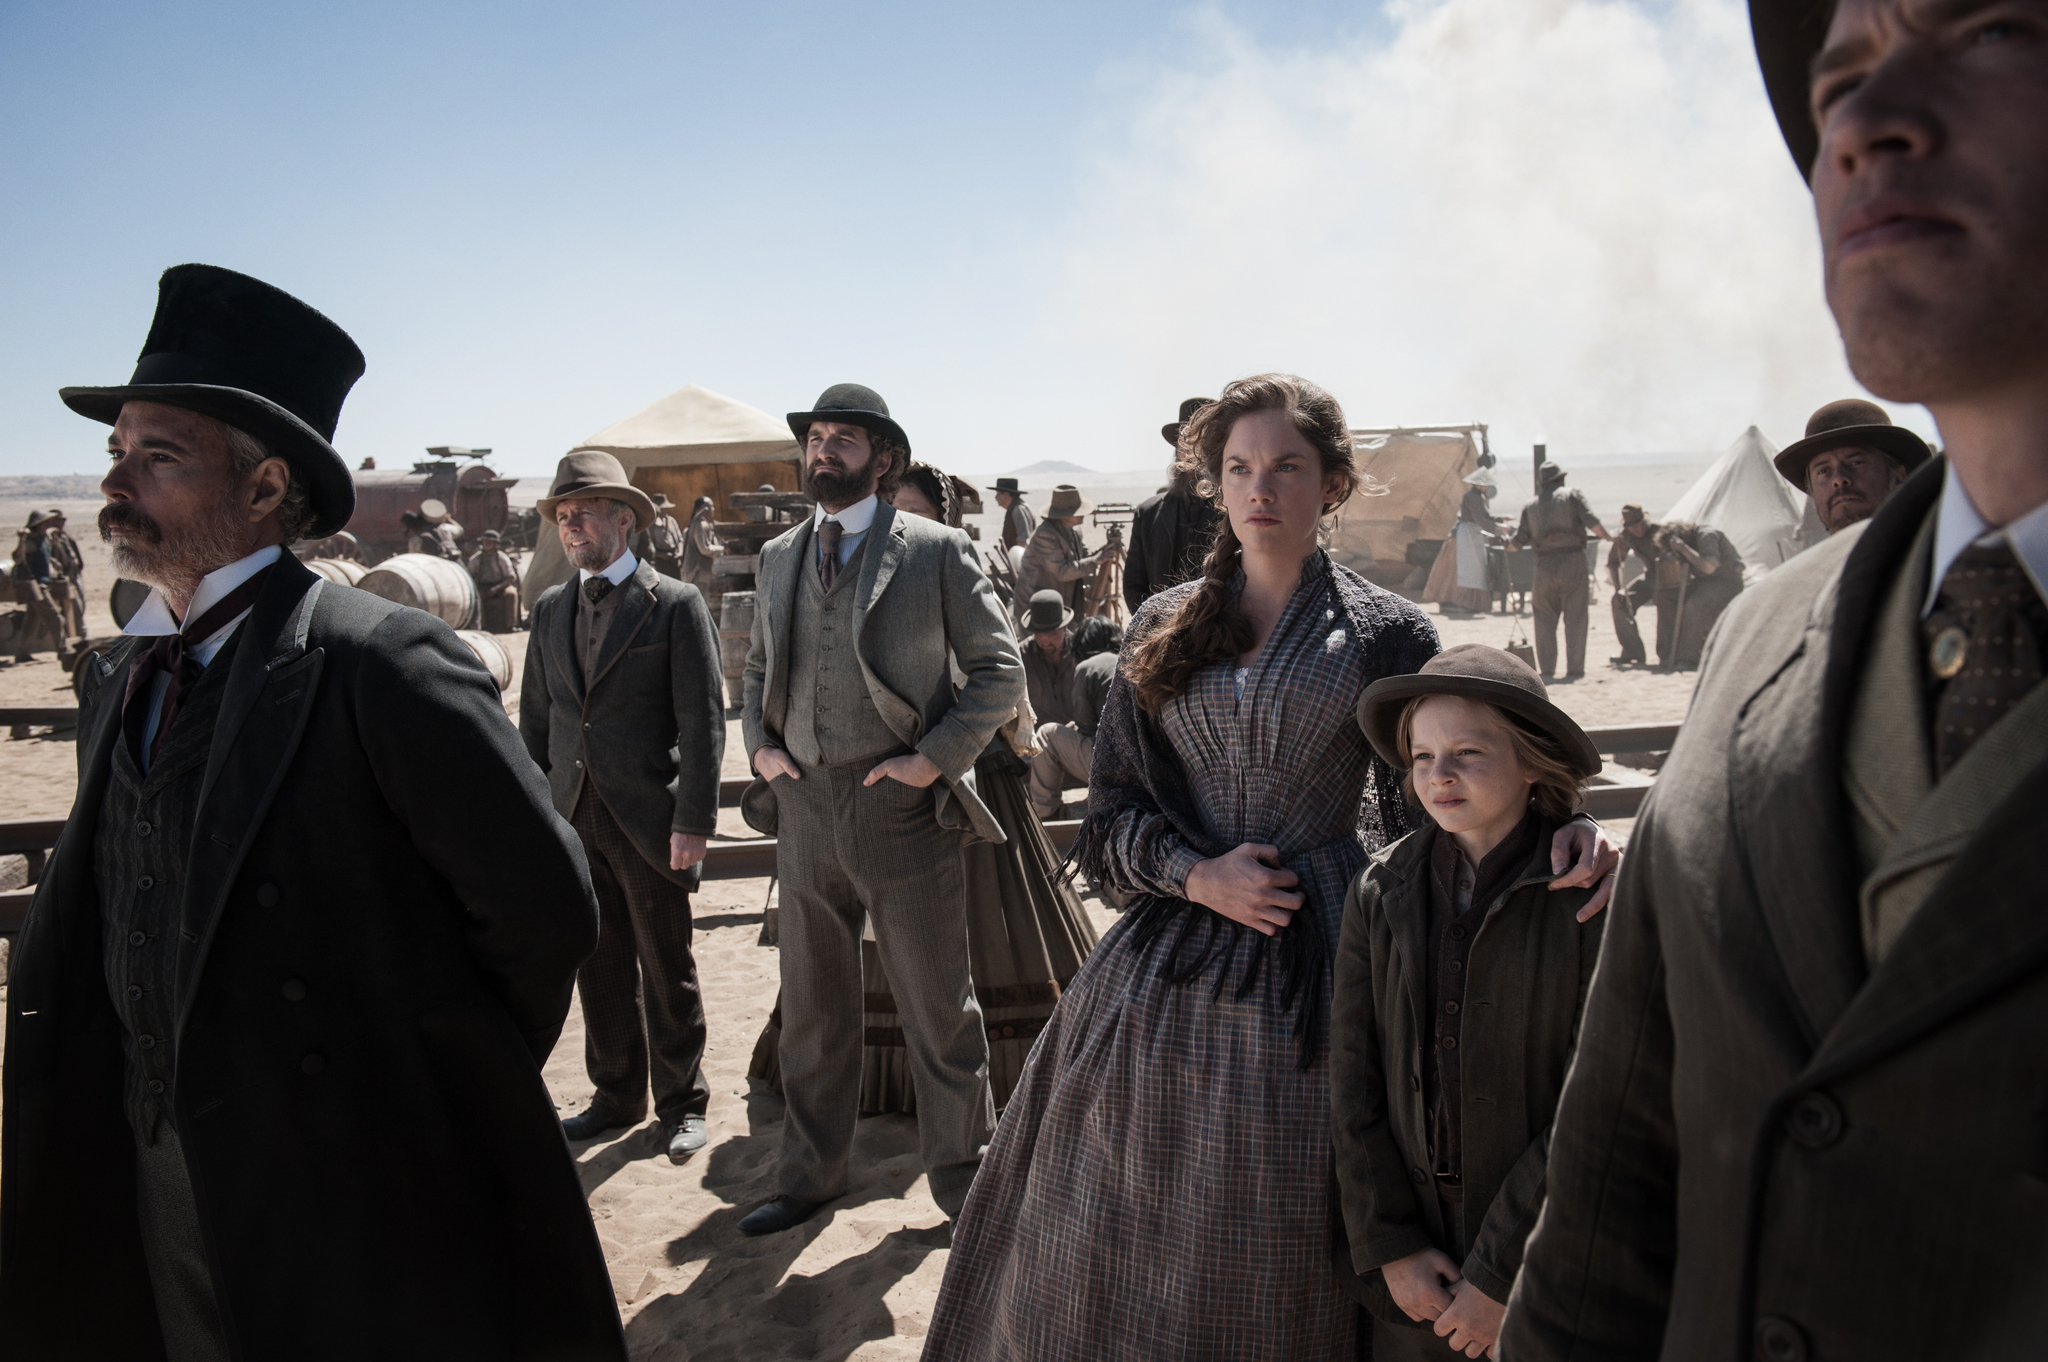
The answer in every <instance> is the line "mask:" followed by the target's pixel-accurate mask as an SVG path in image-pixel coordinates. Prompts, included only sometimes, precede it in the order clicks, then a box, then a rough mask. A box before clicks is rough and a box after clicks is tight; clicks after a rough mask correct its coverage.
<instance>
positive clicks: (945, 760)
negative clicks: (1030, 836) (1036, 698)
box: [740, 503, 1024, 842]
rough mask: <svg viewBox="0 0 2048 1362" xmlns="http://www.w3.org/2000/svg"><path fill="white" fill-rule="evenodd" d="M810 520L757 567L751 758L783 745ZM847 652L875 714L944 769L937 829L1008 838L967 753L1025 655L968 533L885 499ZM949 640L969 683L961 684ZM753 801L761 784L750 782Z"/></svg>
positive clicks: (748, 705) (1019, 687)
mask: <svg viewBox="0 0 2048 1362" xmlns="http://www.w3.org/2000/svg"><path fill="white" fill-rule="evenodd" d="M813 555H814V550H813V548H812V546H811V522H810V521H808V520H806V521H805V522H804V523H803V524H801V525H798V526H797V527H796V528H795V529H792V530H790V531H788V532H787V533H786V534H783V535H780V536H778V537H777V538H775V539H772V540H770V541H769V542H768V543H767V544H765V545H763V546H762V549H761V562H760V567H759V568H758V570H757V572H756V576H755V581H756V583H757V586H756V588H755V591H756V594H755V598H754V641H753V646H752V648H751V649H750V650H749V651H748V653H747V669H746V680H745V691H744V696H745V698H744V701H743V707H742V709H741V712H740V713H741V718H740V725H741V732H742V734H743V735H744V739H745V742H746V744H747V754H748V757H749V758H750V759H751V758H752V756H753V754H754V753H755V752H758V751H759V750H760V749H761V747H762V745H763V744H765V743H772V744H774V745H775V746H778V747H780V746H781V745H782V724H783V718H784V716H785V715H786V713H787V712H788V708H789V630H790V620H791V617H792V615H793V614H794V611H795V607H796V592H797V586H798V583H799V581H800V579H799V577H798V576H797V574H798V573H799V572H801V571H803V570H804V569H805V568H806V567H807V566H808V565H809V563H810V561H811V559H812V557H813ZM855 591H856V593H857V594H856V595H855V598H854V619H855V622H854V655H855V656H856V657H857V658H859V660H860V669H861V675H862V677H863V678H864V679H865V680H866V682H867V688H868V697H869V698H870V699H871V700H873V701H874V705H875V712H876V713H877V714H879V715H880V716H881V718H882V722H883V723H885V724H887V725H888V726H889V727H890V729H892V730H893V731H894V732H895V734H896V736H898V737H899V738H901V739H902V740H903V742H904V745H905V746H908V747H913V748H915V749H917V750H918V751H919V752H921V753H923V754H924V755H925V756H926V757H927V758H929V759H930V760H931V763H932V764H933V765H934V766H936V767H938V768H939V770H940V771H941V772H943V773H944V778H943V779H941V780H939V781H936V782H934V783H933V786H932V789H933V791H934V796H935V799H936V803H937V807H936V809H935V812H936V814H937V817H938V820H939V825H940V826H941V827H948V828H955V829H958V830H959V831H961V832H964V833H969V834H971V835H972V836H974V837H977V838H979V839H981V840H984V841H989V842H1000V841H1003V840H1005V839H1004V836H1003V831H1002V829H1001V828H1000V827H998V826H997V824H996V820H995V818H994V816H993V815H991V814H990V813H989V811H988V808H987V806H986V805H984V804H983V803H982V801H981V797H980V795H979V794H977V793H976V791H975V788H974V761H975V758H977V757H979V756H980V755H981V753H982V749H983V748H985V747H987V746H988V742H989V739H990V738H991V737H993V736H994V735H995V731H996V729H997V728H999V727H1000V726H1001V725H1002V724H1003V723H1004V722H1005V721H1007V720H1008V719H1009V717H1010V715H1011V714H1012V713H1013V712H1015V710H1016V708H1017V704H1018V702H1019V701H1021V700H1022V699H1023V698H1024V660H1023V658H1022V657H1021V656H1019V655H1018V652H1017V644H1016V640H1015V639H1014V638H1012V637H1011V634H1010V626H1009V623H1008V621H1007V620H1006V619H1005V618H1004V617H1003V608H1002V606H1001V604H1000V603H998V602H997V600H996V595H995V591H994V589H993V588H992V587H990V586H989V582H988V578H987V577H986V576H985V575H983V573H982V570H981V567H980V565H979V564H978V563H977V562H976V561H975V557H974V544H973V541H971V540H969V539H968V537H967V535H966V533H965V532H964V531H961V530H955V529H950V528H948V527H946V526H944V525H940V524H937V523H935V522H933V521H929V520H925V519H923V518H922V517H919V516H909V515H898V514H896V511H895V508H894V507H891V506H889V505H888V504H886V503H884V504H883V505H882V506H881V507H880V509H878V510H877V511H876V513H875V520H874V524H873V525H872V526H871V527H869V529H868V537H867V541H866V547H865V549H864V550H863V551H862V553H861V559H860V579H859V581H858V582H856V583H855ZM949 650H950V652H951V655H952V657H953V658H954V659H956V660H957V661H958V662H959V665H960V670H961V673H962V674H963V675H964V676H965V677H966V678H967V680H966V683H965V684H964V685H962V686H960V687H958V688H957V689H956V688H955V686H954V684H953V670H952V667H951V665H950V664H949V663H948V660H947V655H948V651H949ZM755 784H756V788H755V790H753V791H752V792H750V800H751V801H758V800H759V798H760V796H761V793H762V790H763V789H764V788H765V787H764V786H762V784H761V782H758V781H757V782H756V783H755Z"/></svg>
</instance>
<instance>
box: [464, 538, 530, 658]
mask: <svg viewBox="0 0 2048 1362" xmlns="http://www.w3.org/2000/svg"><path fill="white" fill-rule="evenodd" d="M468 568H469V579H470V580H471V581H472V582H475V583H476V595H477V600H478V602H479V603H480V605H481V606H482V611H481V613H482V615H483V628H484V630H485V631H486V632H488V633H493V634H509V633H511V632H512V631H513V630H515V629H517V628H518V627H519V571H518V569H517V568H515V567H513V566H512V559H511V556H510V555H508V554H507V553H506V552H505V549H504V536H503V535H500V534H499V533H498V532H497V531H496V530H485V531H484V532H483V534H482V535H480V536H479V537H478V540H477V549H476V553H475V554H473V555H472V556H471V557H470V560H469V563H468Z"/></svg>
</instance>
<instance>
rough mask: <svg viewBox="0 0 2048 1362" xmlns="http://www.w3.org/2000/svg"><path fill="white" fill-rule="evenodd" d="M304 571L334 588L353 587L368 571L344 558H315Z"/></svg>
mask: <svg viewBox="0 0 2048 1362" xmlns="http://www.w3.org/2000/svg"><path fill="white" fill-rule="evenodd" d="M306 571H308V572H311V573H313V574H314V575H315V576H319V577H325V578H326V579H327V580H328V581H330V582H332V583H334V584H335V585H336V586H354V585H355V584H356V583H357V582H360V581H361V580H363V577H364V575H365V574H366V573H368V572H369V569H368V568H366V567H364V566H363V565H362V564H361V563H352V562H350V561H349V560H348V559H346V558H315V559H313V560H312V561H311V562H309V563H307V564H306Z"/></svg>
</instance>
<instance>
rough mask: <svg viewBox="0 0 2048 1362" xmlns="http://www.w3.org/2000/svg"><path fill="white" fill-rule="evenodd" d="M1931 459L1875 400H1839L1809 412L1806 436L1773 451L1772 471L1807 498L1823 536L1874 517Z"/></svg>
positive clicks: (1919, 442) (1915, 437) (1924, 445)
mask: <svg viewBox="0 0 2048 1362" xmlns="http://www.w3.org/2000/svg"><path fill="white" fill-rule="evenodd" d="M1931 457H1933V451H1932V450H1930V449H1928V448H1927V442H1926V441H1925V440H1923V439H1921V438H1920V437H1919V436H1918V435H1915V434H1914V433H1913V432H1912V431H1910V430H1906V429H1905V428H1903V427H1901V426H1895V425H1893V424H1892V418H1891V417H1890V416H1887V415H1886V414H1885V410H1884V408H1883V407H1880V406H1878V405H1877V403H1875V402H1866V401H1864V400H1863V399H1862V398H1860V397H1845V398H1843V399H1842V400H1841V401H1839V402H1830V403H1828V404H1827V405H1826V406H1825V407H1822V408H1821V409H1820V410H1819V411H1817V412H1815V413H1814V414H1813V415H1812V417H1811V418H1809V419H1808V421H1807V423H1806V438H1805V439H1803V440H1795V441H1794V442H1792V443H1791V444H1789V445H1786V446H1785V447H1784V448H1783V449H1782V450H1780V451H1778V457H1777V460H1776V462H1777V465H1778V472H1779V473H1780V474H1782V475H1783V476H1784V478H1785V481H1787V482H1789V483H1791V484H1792V485H1793V486H1794V487H1797V488H1798V489H1799V490H1800V491H1802V492H1804V493H1806V494H1807V495H1808V496H1810V497H1812V498H1813V513H1814V515H1815V517H1817V518H1818V519H1819V521H1820V524H1821V528H1822V529H1824V530H1826V531H1827V532H1828V533H1829V534H1835V533H1837V532H1839V531H1842V530H1846V529H1848V528H1849V527H1850V526H1851V525H1857V524H1861V523H1862V522H1863V521H1866V520H1868V519H1870V517H1872V516H1874V515H1876V514H1877V508H1878V507H1880V506H1882V505H1884V503H1885V500H1886V498H1888V497H1890V496H1891V494H1892V493H1893V492H1896V491H1898V490H1899V488H1900V487H1901V486H1902V485H1903V484H1904V483H1905V481H1906V479H1907V478H1909V477H1911V476H1912V475H1913V471H1914V470H1915V469H1917V468H1918V467H1920V465H1921V464H1923V463H1926V462H1927V460H1928V459H1929V458H1931Z"/></svg>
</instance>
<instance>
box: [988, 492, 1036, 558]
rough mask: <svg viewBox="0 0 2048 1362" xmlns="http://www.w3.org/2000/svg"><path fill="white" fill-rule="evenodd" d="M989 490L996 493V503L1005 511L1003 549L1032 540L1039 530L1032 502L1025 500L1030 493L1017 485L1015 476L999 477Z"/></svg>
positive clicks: (1006, 549)
mask: <svg viewBox="0 0 2048 1362" xmlns="http://www.w3.org/2000/svg"><path fill="white" fill-rule="evenodd" d="M988 490H989V491H991V492H994V493H995V494H996V505H997V506H999V507H1001V508H1002V512H1003V550H1004V552H1006V553H1007V552H1008V551H1010V550H1011V549H1021V548H1023V547H1024V546H1025V545H1026V544H1029V543H1030V542H1031V536H1032V535H1034V534H1036V533H1037V532H1038V515H1037V513H1036V512H1035V511H1033V510H1032V509H1031V503H1030V502H1028V501H1026V500H1024V498H1025V497H1026V496H1027V495H1029V494H1028V493H1027V492H1025V491H1024V490H1023V489H1022V488H1021V487H1019V486H1018V485H1017V480H1016V479H1015V478H997V479H996V480H995V483H994V485H993V486H991V487H990V488H989V489H988Z"/></svg>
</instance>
